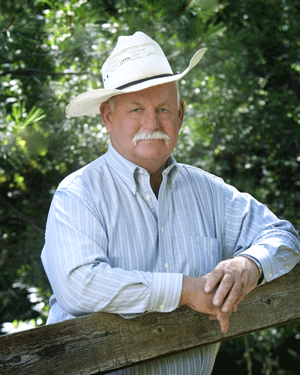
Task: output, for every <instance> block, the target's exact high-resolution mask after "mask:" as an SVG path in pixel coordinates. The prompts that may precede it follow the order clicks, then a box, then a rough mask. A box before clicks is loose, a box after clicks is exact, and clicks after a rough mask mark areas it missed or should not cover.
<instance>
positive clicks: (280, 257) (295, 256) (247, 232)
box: [205, 185, 300, 312]
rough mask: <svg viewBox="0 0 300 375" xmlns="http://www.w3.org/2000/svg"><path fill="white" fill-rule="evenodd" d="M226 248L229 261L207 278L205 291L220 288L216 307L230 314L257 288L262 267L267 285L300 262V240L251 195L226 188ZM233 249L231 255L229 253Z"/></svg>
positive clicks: (286, 225) (285, 224)
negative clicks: (230, 311) (259, 266)
mask: <svg viewBox="0 0 300 375" xmlns="http://www.w3.org/2000/svg"><path fill="white" fill-rule="evenodd" d="M225 202H226V205H225V208H224V212H225V219H226V227H225V233H226V236H225V238H226V240H225V241H226V247H227V249H229V250H228V254H229V256H231V258H230V259H227V260H224V261H222V262H220V263H219V264H218V265H217V266H216V267H215V268H214V269H213V270H212V271H211V272H210V273H209V274H208V275H207V283H206V287H205V290H206V291H207V292H208V293H211V291H212V290H213V289H214V288H216V287H217V291H216V294H215V297H214V305H215V306H217V307H221V308H222V311H224V312H225V311H229V310H230V309H232V308H234V307H236V306H237V304H238V303H239V302H240V301H241V300H242V299H243V298H244V297H245V295H246V294H247V293H249V292H250V291H251V290H252V289H253V288H255V286H256V285H257V281H258V279H259V276H260V274H259V268H258V266H257V264H258V265H261V267H262V270H263V274H264V277H265V279H266V281H270V280H272V279H274V278H277V277H279V276H281V275H283V274H284V273H286V272H288V271H290V270H291V269H292V268H293V267H294V266H295V265H296V264H297V263H298V262H299V260H300V256H299V254H300V242H299V236H298V234H297V232H296V231H295V229H294V228H293V226H292V225H291V224H290V223H289V222H287V221H283V220H279V219H278V218H277V217H276V216H275V215H274V214H273V213H272V212H271V211H270V210H268V208H267V207H265V206H264V205H262V204H261V203H259V202H257V201H256V200H255V199H254V198H252V197H251V196H250V195H248V194H242V193H239V192H238V191H237V190H236V189H234V188H232V187H230V186H229V187H228V186H227V185H226V200H225ZM230 249H232V252H231V253H230Z"/></svg>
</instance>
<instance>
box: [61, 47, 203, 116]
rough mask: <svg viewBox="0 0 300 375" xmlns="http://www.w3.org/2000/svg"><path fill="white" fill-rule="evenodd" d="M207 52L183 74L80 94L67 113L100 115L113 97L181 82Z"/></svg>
mask: <svg viewBox="0 0 300 375" xmlns="http://www.w3.org/2000/svg"><path fill="white" fill-rule="evenodd" d="M205 52H206V48H202V49H200V50H198V51H197V52H196V53H195V54H194V56H193V57H192V58H191V61H190V63H189V66H188V68H187V69H186V70H185V71H183V72H182V73H179V74H174V75H172V76H168V77H160V78H153V79H149V78H148V79H146V80H145V81H144V82H140V83H137V84H133V85H130V86H128V87H126V88H124V89H122V90H118V89H97V90H90V91H87V92H85V93H83V94H80V95H78V96H77V97H76V98H75V99H73V100H72V101H71V102H70V103H69V105H68V106H67V108H66V113H67V115H68V116H70V117H79V116H91V115H98V114H99V113H100V105H101V103H104V102H106V101H107V100H108V99H110V98H112V97H113V96H116V95H121V94H126V93H130V92H136V91H140V90H144V89H146V88H149V87H153V86H158V85H162V84H164V83H169V82H175V81H179V80H180V79H181V78H182V77H184V76H185V75H186V74H187V73H188V72H189V71H190V70H191V69H193V68H194V67H195V66H196V65H197V64H198V63H199V61H200V60H201V59H202V57H203V55H204V53H205Z"/></svg>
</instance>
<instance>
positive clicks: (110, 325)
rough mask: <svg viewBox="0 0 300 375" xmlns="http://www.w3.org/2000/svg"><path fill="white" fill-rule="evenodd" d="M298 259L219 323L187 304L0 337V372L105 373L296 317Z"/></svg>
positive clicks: (299, 305)
mask: <svg viewBox="0 0 300 375" xmlns="http://www.w3.org/2000/svg"><path fill="white" fill-rule="evenodd" d="M299 281H300V264H298V265H297V266H296V267H295V268H294V269H293V270H292V271H291V272H290V273H288V274H287V275H284V276H282V277H280V278H279V279H276V280H274V281H272V282H270V283H267V284H264V285H262V286H259V287H257V288H256V289H255V290H253V291H252V292H251V293H250V294H249V295H248V296H247V297H246V298H245V299H244V300H243V301H242V302H241V303H240V304H239V306H238V312H236V313H235V314H233V315H232V316H231V318H230V326H229V330H228V332H227V333H226V334H223V333H222V332H221V330H220V326H219V322H217V321H210V320H209V319H208V316H207V315H204V314H199V313H197V312H195V311H193V310H191V309H189V308H187V307H182V308H179V309H177V310H176V311H173V312H171V313H148V314H144V315H141V316H139V317H136V318H134V319H123V318H122V317H120V316H119V315H114V314H107V313H94V314H91V315H86V316H84V317H80V318H76V319H72V320H69V321H65V322H62V323H58V324H53V325H48V326H43V327H39V328H35V329H31V330H28V331H24V332H18V333H14V334H10V335H5V336H0V374H5V375H15V374H18V375H23V374H24V375H25V374H26V375H28V374H39V375H46V374H59V375H61V374H70V375H71V374H72V375H76V374H87V375H90V374H105V373H109V372H110V371H113V370H116V369H119V368H122V367H128V366H130V365H133V364H137V363H139V362H142V361H145V360H150V359H154V358H157V357H160V356H164V355H170V354H174V353H176V352H179V351H183V350H188V349H191V348H194V347H197V346H201V345H207V344H211V343H215V342H219V341H224V340H229V339H231V338H234V337H237V336H241V335H244V334H247V333H250V332H254V331H257V330H262V329H265V328H268V327H272V326H276V325H280V324H284V323H287V322H290V321H293V320H300V282H299Z"/></svg>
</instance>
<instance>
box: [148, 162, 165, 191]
mask: <svg viewBox="0 0 300 375" xmlns="http://www.w3.org/2000/svg"><path fill="white" fill-rule="evenodd" d="M165 168H166V164H164V165H163V166H162V167H161V168H160V169H159V170H158V171H156V172H154V173H151V172H150V171H148V172H149V173H150V185H151V188H152V190H153V192H154V194H155V195H156V196H158V192H159V188H160V185H161V183H162V179H163V177H162V173H163V171H164V169H165Z"/></svg>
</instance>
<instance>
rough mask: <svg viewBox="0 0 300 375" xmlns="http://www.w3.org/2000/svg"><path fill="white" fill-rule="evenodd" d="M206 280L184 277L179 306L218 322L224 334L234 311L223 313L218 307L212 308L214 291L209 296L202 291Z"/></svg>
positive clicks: (204, 278)
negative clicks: (185, 306) (184, 306)
mask: <svg viewBox="0 0 300 375" xmlns="http://www.w3.org/2000/svg"><path fill="white" fill-rule="evenodd" d="M206 280H207V277H206V276H203V277H191V276H184V277H183V285H182V293H181V298H180V301H179V306H181V305H187V306H189V307H191V308H192V309H194V310H196V311H198V312H201V313H204V314H208V315H209V316H210V319H212V320H215V319H217V320H219V322H220V325H221V330H222V332H223V333H226V332H227V330H228V327H229V317H230V315H231V313H232V312H233V311H235V309H233V310H231V311H229V312H228V313H223V312H222V311H221V309H220V307H216V306H214V305H213V298H214V295H215V290H213V291H212V292H211V293H209V294H208V293H206V292H205V291H204V287H205V283H206Z"/></svg>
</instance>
